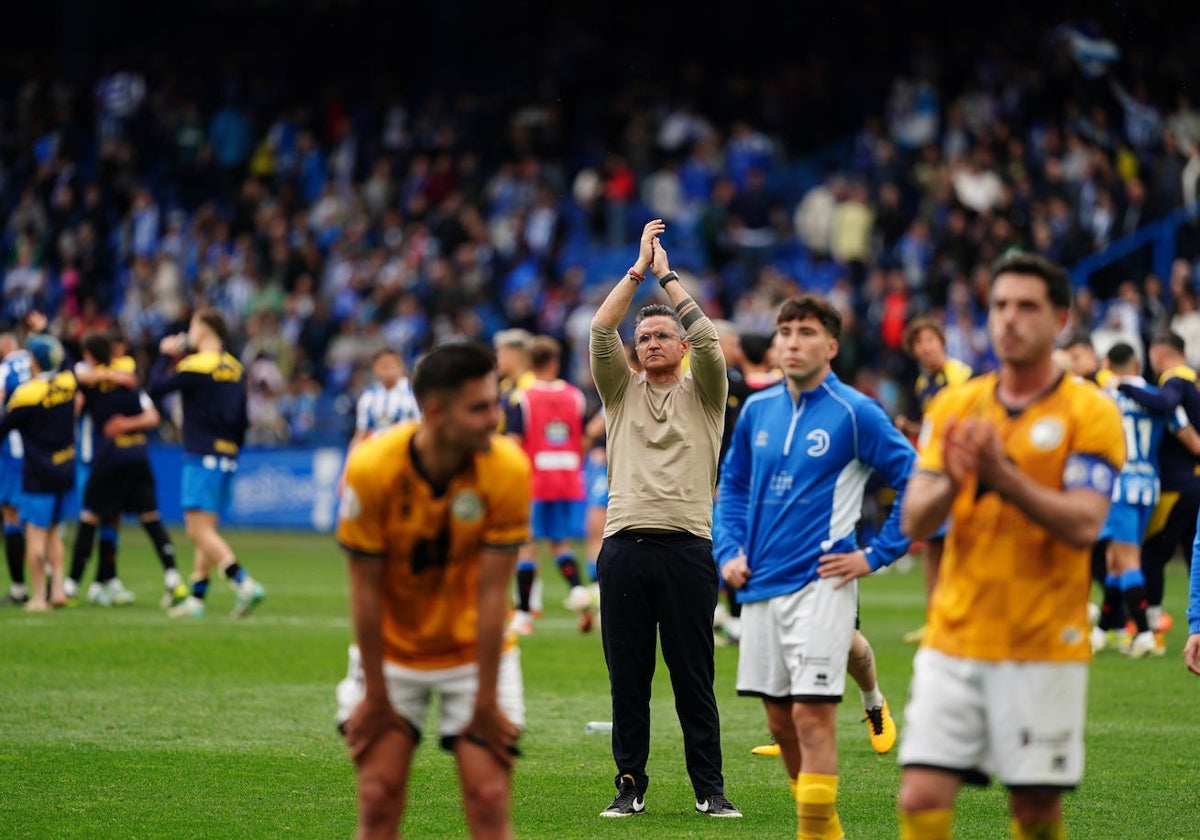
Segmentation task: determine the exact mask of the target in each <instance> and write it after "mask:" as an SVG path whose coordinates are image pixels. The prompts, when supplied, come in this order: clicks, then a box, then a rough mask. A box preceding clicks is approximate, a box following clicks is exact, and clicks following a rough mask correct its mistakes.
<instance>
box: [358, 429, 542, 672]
mask: <svg viewBox="0 0 1200 840" xmlns="http://www.w3.org/2000/svg"><path fill="white" fill-rule="evenodd" d="M417 428H418V424H417V423H403V424H399V425H396V426H393V427H391V428H389V429H387V430H385V431H382V432H380V433H378V434H376V435H375V436H373V437H372V438H370V439H369V440H367V441H364V442H363V443H362V444H361V445H359V446H357V447H355V449H354V451H353V452H352V453H351V455H350V460H349V463H348V464H347V466H346V477H345V488H344V489H343V494H342V504H341V509H340V511H339V519H338V527H337V540H338V543H339V544H340V545H341V546H342V548H343V549H345V550H346V551H347V552H350V553H353V554H359V555H365V556H369V557H379V558H381V560H382V562H383V563H385V564H386V569H385V571H384V582H383V586H384V593H383V643H384V657H385V658H386V659H387V660H389V661H392V662H397V663H399V664H401V665H405V666H407V667H409V668H417V669H422V670H434V669H441V668H451V667H455V666H458V665H465V664H468V663H471V662H475V661H477V642H478V617H479V610H478V595H479V579H480V552H481V550H482V549H483V548H484V547H494V548H510V549H514V550H515V549H516V548H517V547H518V546H520V545H521V544H522V543H524V542H526V541H527V540H528V539H529V536H530V534H529V511H530V498H531V468H530V466H529V460H528V458H527V457H526V455H525V453H524V452H523V451H522V450H521V448H520V447H519V446H518V445H517V444H516V443H514V442H513V441H511V440H509V439H507V438H504V437H502V436H500V435H494V436H493V437H492V446H491V449H490V450H489V451H488V452H483V453H479V454H477V455H476V456H475V458H474V460H473V462H472V463H471V465H470V466H469V467H468V468H467V469H466V470H464V471H463V472H461V473H459V474H458V475H457V476H455V477H454V478H453V479H452V480H451V481H450V484H449V485H448V486H447V487H446V488H445V492H443V493H441V494H438V493H436V492H435V490H434V488H433V487H432V486H430V484H429V482H428V481H427V480H426V479H425V478H424V477H423V476H422V475H421V473H420V472H419V471H418V470H417V469H416V467H415V466H414V464H413V457H412V440H413V434H414V432H415V431H416V429H417ZM512 644H514V639H512V638H511V637H510V638H509V639H507V640H506V645H505V646H506V648H507V647H511V646H512Z"/></svg>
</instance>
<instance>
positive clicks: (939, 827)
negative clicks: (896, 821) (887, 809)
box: [900, 808, 954, 840]
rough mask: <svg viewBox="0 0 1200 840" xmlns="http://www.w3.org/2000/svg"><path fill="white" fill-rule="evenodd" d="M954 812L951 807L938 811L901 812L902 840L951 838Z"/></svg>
mask: <svg viewBox="0 0 1200 840" xmlns="http://www.w3.org/2000/svg"><path fill="white" fill-rule="evenodd" d="M953 823H954V812H953V811H951V810H950V809H949V808H945V809H939V810H936V811H914V812H911V813H909V812H907V811H901V812H900V840H949V838H950V826H951V825H952V824H953Z"/></svg>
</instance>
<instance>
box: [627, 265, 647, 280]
mask: <svg viewBox="0 0 1200 840" xmlns="http://www.w3.org/2000/svg"><path fill="white" fill-rule="evenodd" d="M625 273H626V274H628V275H629V276H630V277H632V278H633V279H634V280H636V281H638V282H639V283H641V282H642V281H643V280H645V279H646V275H645V274H638V273H637V272H636V271H634V270H633V269H632V268H630V269H629V271H627V272H625Z"/></svg>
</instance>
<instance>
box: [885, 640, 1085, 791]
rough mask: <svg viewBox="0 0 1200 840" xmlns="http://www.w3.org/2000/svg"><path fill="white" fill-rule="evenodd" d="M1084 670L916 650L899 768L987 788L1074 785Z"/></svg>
mask: <svg viewBox="0 0 1200 840" xmlns="http://www.w3.org/2000/svg"><path fill="white" fill-rule="evenodd" d="M1087 679H1088V666H1087V664H1086V663H1083V662H1013V661H1003V662H985V661H982V660H978V659H964V658H961V657H956V656H948V655H947V654H944V653H942V652H940V651H936V650H930V649H928V648H921V649H920V650H918V651H917V655H916V656H915V657H914V658H913V676H912V683H911V686H910V688H909V698H908V705H907V706H906V707H905V709H904V729H903V733H902V736H901V739H900V753H899V761H900V764H901V765H902V766H907V765H916V766H921V767H932V768H937V769H942V770H949V771H951V772H954V773H958V774H960V775H962V777H963V778H964V780H965V781H968V782H972V783H976V784H986V783H987V782H988V781H989V780H990V779H991V778H992V777H993V776H994V777H995V778H997V779H998V780H999V781H1000V782H1001V783H1002V784H1004V785H1006V786H1008V787H1022V786H1045V787H1061V788H1073V787H1075V786H1077V785H1078V784H1079V781H1080V779H1081V778H1083V729H1084V721H1085V719H1086V716H1087Z"/></svg>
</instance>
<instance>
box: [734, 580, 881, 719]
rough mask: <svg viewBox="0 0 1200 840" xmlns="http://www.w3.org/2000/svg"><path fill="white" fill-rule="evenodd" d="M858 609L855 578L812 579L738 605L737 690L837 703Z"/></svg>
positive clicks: (775, 698)
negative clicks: (838, 581) (836, 583)
mask: <svg viewBox="0 0 1200 840" xmlns="http://www.w3.org/2000/svg"><path fill="white" fill-rule="evenodd" d="M857 614H858V581H857V580H855V581H851V582H850V583H848V584H846V585H845V586H843V587H842V588H841V589H834V588H833V581H831V580H828V579H824V578H823V579H820V580H816V581H814V582H812V583H810V584H808V585H807V586H805V587H804V588H803V589H801V590H800V591H798V592H792V593H789V594H787V595H778V596H776V597H774V598H768V599H767V600H765V601H753V602H751V603H747V604H743V605H742V636H741V640H740V641H739V642H738V670H737V692H738V694H743V695H750V696H753V697H764V698H767V699H771V700H780V701H788V700H791V701H814V702H835V703H836V702H838V701H840V700H841V699H842V694H843V692H844V691H845V689H846V658H847V657H848V656H849V655H850V643H851V641H852V640H853V639H854V620H855V616H856V615H857Z"/></svg>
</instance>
